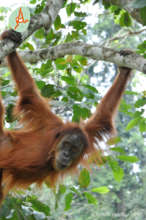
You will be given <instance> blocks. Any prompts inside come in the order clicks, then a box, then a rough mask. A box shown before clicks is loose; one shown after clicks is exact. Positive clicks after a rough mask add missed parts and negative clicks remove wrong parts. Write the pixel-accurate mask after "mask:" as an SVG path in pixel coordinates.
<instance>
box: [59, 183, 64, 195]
mask: <svg viewBox="0 0 146 220" xmlns="http://www.w3.org/2000/svg"><path fill="white" fill-rule="evenodd" d="M65 192H66V186H65V185H63V184H60V185H59V194H61V195H62V194H64V193H65Z"/></svg>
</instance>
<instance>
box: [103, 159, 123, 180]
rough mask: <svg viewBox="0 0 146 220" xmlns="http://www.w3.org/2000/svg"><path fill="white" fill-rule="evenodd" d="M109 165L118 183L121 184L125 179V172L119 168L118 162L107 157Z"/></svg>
mask: <svg viewBox="0 0 146 220" xmlns="http://www.w3.org/2000/svg"><path fill="white" fill-rule="evenodd" d="M107 159H108V163H109V165H110V167H111V169H112V171H113V175H114V178H115V180H116V181H117V182H120V181H121V180H122V179H123V176H124V171H123V169H122V168H121V167H120V166H119V164H118V162H117V161H116V160H113V159H112V158H111V157H107Z"/></svg>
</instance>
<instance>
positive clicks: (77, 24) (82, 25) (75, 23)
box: [69, 20, 87, 31]
mask: <svg viewBox="0 0 146 220" xmlns="http://www.w3.org/2000/svg"><path fill="white" fill-rule="evenodd" d="M86 25H87V23H86V22H83V21H78V20H74V21H71V22H70V23H69V26H73V27H74V29H76V30H78V31H79V30H81V29H83V28H85V27H86Z"/></svg>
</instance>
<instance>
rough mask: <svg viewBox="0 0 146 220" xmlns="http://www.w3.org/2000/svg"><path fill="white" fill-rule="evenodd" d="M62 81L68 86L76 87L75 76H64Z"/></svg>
mask: <svg viewBox="0 0 146 220" xmlns="http://www.w3.org/2000/svg"><path fill="white" fill-rule="evenodd" d="M61 79H62V80H63V81H65V82H66V83H67V84H68V85H72V86H73V85H76V84H77V82H76V79H75V78H74V77H73V76H62V77H61Z"/></svg>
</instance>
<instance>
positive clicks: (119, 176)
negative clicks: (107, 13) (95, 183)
mask: <svg viewBox="0 0 146 220" xmlns="http://www.w3.org/2000/svg"><path fill="white" fill-rule="evenodd" d="M113 174H114V178H115V180H116V181H117V182H120V181H121V180H122V179H123V177H124V170H123V169H122V168H121V167H119V170H118V171H113Z"/></svg>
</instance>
